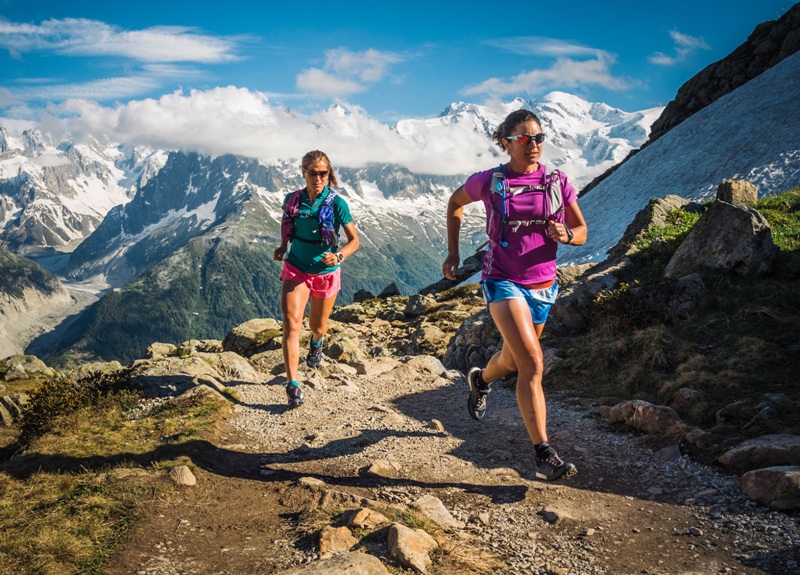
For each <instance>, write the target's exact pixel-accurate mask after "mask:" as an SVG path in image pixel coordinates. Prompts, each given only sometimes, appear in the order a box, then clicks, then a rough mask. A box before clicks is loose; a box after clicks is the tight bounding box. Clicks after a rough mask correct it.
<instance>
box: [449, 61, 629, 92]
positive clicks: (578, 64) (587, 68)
mask: <svg viewBox="0 0 800 575" xmlns="http://www.w3.org/2000/svg"><path fill="white" fill-rule="evenodd" d="M612 62H613V60H611V59H610V57H609V56H608V55H605V56H602V57H599V58H596V59H590V60H575V59H572V58H565V57H562V58H558V59H556V61H555V62H554V63H553V65H552V66H551V67H550V68H546V69H540V70H531V71H529V72H522V73H521V74H517V75H516V76H514V77H513V78H511V79H510V80H504V79H501V78H489V79H488V80H484V81H483V82H481V83H480V84H477V85H475V86H468V87H467V88H464V89H463V90H462V92H463V93H464V94H466V95H472V94H489V95H490V96H507V95H516V94H542V93H545V92H548V91H550V90H554V89H565V88H569V89H576V88H581V87H583V86H601V87H603V88H607V89H609V90H626V89H628V88H630V87H632V86H633V85H634V83H633V82H632V81H629V80H626V79H624V78H620V77H617V76H614V75H613V74H612V73H611V71H610V68H609V65H610V63H612Z"/></svg>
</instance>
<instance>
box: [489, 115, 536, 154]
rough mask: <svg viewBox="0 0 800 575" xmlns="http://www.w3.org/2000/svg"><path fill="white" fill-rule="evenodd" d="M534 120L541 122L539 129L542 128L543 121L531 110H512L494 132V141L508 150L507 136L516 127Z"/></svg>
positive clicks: (504, 149)
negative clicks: (506, 145)
mask: <svg viewBox="0 0 800 575" xmlns="http://www.w3.org/2000/svg"><path fill="white" fill-rule="evenodd" d="M530 121H534V122H536V123H537V124H539V129H540V130H541V129H542V122H541V121H540V120H539V117H538V116H537V115H536V114H534V113H533V112H531V111H530V110H517V111H516V112H511V113H510V114H509V115H508V116H506V119H505V120H503V121H502V122H501V123H500V125H499V126H497V129H496V130H495V131H494V133H493V134H492V138H493V139H494V143H495V144H497V145H498V146H500V149H501V150H503V151H504V152H505V151H506V147H505V145H504V144H505V141H506V138H507V137H508V136H509V135H510V134H511V132H513V131H514V128H516V127H517V126H519V125H520V124H522V123H523V122H530Z"/></svg>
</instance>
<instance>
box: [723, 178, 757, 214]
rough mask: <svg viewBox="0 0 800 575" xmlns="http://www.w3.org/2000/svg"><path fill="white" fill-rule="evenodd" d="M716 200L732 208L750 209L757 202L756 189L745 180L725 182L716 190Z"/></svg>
mask: <svg viewBox="0 0 800 575" xmlns="http://www.w3.org/2000/svg"><path fill="white" fill-rule="evenodd" d="M717 199H718V200H720V201H721V202H727V203H729V204H733V205H734V206H740V207H743V208H752V207H754V206H755V205H756V202H757V201H758V188H757V187H756V186H755V185H753V184H751V183H750V182H748V181H745V180H725V181H723V182H722V183H721V184H720V185H719V187H718V188H717Z"/></svg>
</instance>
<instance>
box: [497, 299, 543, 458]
mask: <svg viewBox="0 0 800 575" xmlns="http://www.w3.org/2000/svg"><path fill="white" fill-rule="evenodd" d="M489 313H491V315H492V318H493V319H494V323H495V325H496V326H497V329H498V330H500V335H502V336H503V347H502V348H501V349H500V351H499V352H497V353H496V354H495V355H494V356H492V358H491V359H490V360H489V363H488V364H487V365H486V369H484V372H483V379H484V381H487V382H491V381H493V380H495V379H497V378H499V377H502V376H504V375H507V374H509V373H512V372H513V371H516V372H517V405H519V411H520V413H521V414H522V420H523V421H524V423H525V428H526V429H527V430H528V435H529V436H530V438H531V441H532V442H533V444H534V445H538V444H539V443H542V442H543V441H547V405H546V403H545V398H544V391H543V389H542V375H543V373H544V355H543V354H542V346H541V345H540V344H539V335H541V333H542V330H543V329H544V324H538V325H534V324H533V320H532V319H531V312H530V309H528V305H527V303H526V302H525V301H524V300H520V299H509V300H502V301H498V302H493V303H490V304H489Z"/></svg>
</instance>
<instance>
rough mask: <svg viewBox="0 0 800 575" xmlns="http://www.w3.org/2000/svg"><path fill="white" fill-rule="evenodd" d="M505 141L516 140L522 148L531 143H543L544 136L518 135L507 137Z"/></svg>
mask: <svg viewBox="0 0 800 575" xmlns="http://www.w3.org/2000/svg"><path fill="white" fill-rule="evenodd" d="M506 140H516V141H517V142H519V143H520V144H521V145H523V146H527V145H528V144H530V143H531V141H534V142H536V143H537V144H541V143H542V142H544V134H520V135H519V136H507V137H506Z"/></svg>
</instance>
